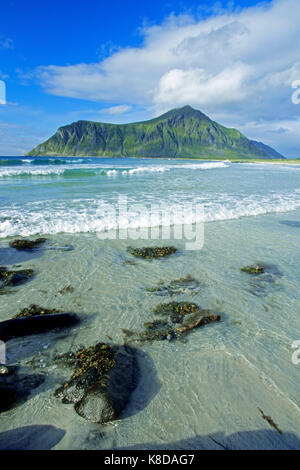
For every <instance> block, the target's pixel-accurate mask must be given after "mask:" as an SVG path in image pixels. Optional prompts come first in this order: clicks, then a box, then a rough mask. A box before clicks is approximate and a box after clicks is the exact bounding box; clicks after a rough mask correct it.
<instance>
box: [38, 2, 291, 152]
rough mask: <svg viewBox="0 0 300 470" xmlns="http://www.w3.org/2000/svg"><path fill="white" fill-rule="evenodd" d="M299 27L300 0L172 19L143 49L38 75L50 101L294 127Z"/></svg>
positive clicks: (146, 31)
mask: <svg viewBox="0 0 300 470" xmlns="http://www.w3.org/2000/svg"><path fill="white" fill-rule="evenodd" d="M299 24H300V2H299V0H273V2H272V3H271V4H270V3H269V4H266V3H262V4H260V5H257V6H255V7H251V8H244V9H238V10H232V9H231V10H227V11H226V10H219V11H218V10H217V11H216V13H215V14H214V15H213V16H210V17H207V18H204V19H203V18H194V17H192V16H188V15H179V16H174V15H172V16H170V17H168V18H167V19H166V20H165V21H164V22H163V23H162V24H161V25H156V26H151V27H147V26H146V27H144V28H143V29H142V30H141V33H142V34H143V36H144V41H143V44H142V46H141V47H139V48H132V47H128V48H124V49H120V50H118V51H116V52H115V51H113V52H112V53H111V55H110V56H109V57H106V58H105V59H103V60H102V61H101V62H99V63H91V64H85V63H81V64H75V65H68V66H56V65H49V66H41V67H39V68H38V69H37V71H36V73H37V76H38V78H39V80H40V82H41V84H42V86H43V87H44V89H45V90H46V92H48V93H50V94H54V95H58V96H66V97H73V98H79V99H85V100H91V101H99V102H107V103H109V104H110V105H117V106H116V107H114V106H113V107H112V108H110V109H112V110H113V109H115V110H117V109H118V108H119V105H118V104H119V103H122V102H123V103H124V102H126V103H130V105H131V106H138V107H141V106H144V107H148V109H150V110H152V114H159V113H160V112H162V111H165V110H167V109H170V108H172V107H175V106H180V105H185V104H191V105H193V106H195V107H198V108H199V109H201V110H202V111H204V112H206V113H207V114H209V115H211V116H212V117H213V118H214V119H217V117H218V116H221V115H227V116H230V119H228V120H227V121H223V124H225V125H227V124H228V123H229V121H230V120H233V121H237V122H238V124H239V126H238V127H241V126H245V125H246V123H247V122H250V121H255V120H258V119H261V120H263V121H264V122H268V121H286V122H291V121H292V118H293V116H295V115H297V114H298V113H299V110H298V108H296V107H295V106H294V105H293V104H292V103H291V99H290V98H291V95H292V89H291V84H292V82H293V81H294V80H296V79H300V61H299V47H298V44H299ZM119 109H120V108H119ZM299 109H300V108H299ZM111 114H117V111H115V112H114V111H111ZM221 122H222V121H221ZM277 127H278V125H277ZM257 137H259V136H257ZM267 143H268V142H267ZM299 145H300V137H299Z"/></svg>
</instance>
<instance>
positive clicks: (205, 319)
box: [175, 310, 221, 334]
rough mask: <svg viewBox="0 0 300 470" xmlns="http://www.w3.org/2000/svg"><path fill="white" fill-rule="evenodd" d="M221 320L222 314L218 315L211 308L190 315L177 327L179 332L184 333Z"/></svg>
mask: <svg viewBox="0 0 300 470" xmlns="http://www.w3.org/2000/svg"><path fill="white" fill-rule="evenodd" d="M220 320H221V316H220V315H216V314H215V313H214V312H212V311H211V310H200V311H199V312H195V313H193V314H192V315H190V316H188V317H187V318H186V319H185V320H184V322H183V323H182V324H181V325H180V326H177V327H176V328H175V331H176V332H177V333H180V334H183V333H186V332H187V331H190V330H193V329H195V328H199V327H201V326H204V325H208V324H209V323H215V322H218V321H220Z"/></svg>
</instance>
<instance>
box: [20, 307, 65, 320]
mask: <svg viewBox="0 0 300 470" xmlns="http://www.w3.org/2000/svg"><path fill="white" fill-rule="evenodd" d="M54 313H60V311H59V310H56V308H53V309H47V308H43V307H39V306H38V305H35V304H32V305H30V306H29V307H27V308H23V309H22V310H21V311H20V312H19V313H17V315H15V316H14V317H13V318H24V317H35V316H37V315H52V314H54Z"/></svg>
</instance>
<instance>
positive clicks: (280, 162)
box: [0, 155, 300, 165]
mask: <svg viewBox="0 0 300 470" xmlns="http://www.w3.org/2000/svg"><path fill="white" fill-rule="evenodd" d="M0 158H103V159H105V158H107V159H113V158H119V159H128V160H130V159H134V160H170V161H177V160H189V161H193V160H195V161H205V162H207V161H210V162H230V163H264V164H277V165H285V164H289V165H290V164H292V165H300V158H298V159H297V158H290V159H288V158H286V159H283V160H281V159H277V158H276V159H262V158H253V159H249V158H237V159H231V158H214V157H206V158H203V157H125V156H116V157H112V156H103V155H101V156H99V155H36V156H30V155H19V156H18V155H1V156H0Z"/></svg>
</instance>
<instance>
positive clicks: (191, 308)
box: [152, 302, 200, 323]
mask: <svg viewBox="0 0 300 470" xmlns="http://www.w3.org/2000/svg"><path fill="white" fill-rule="evenodd" d="M199 310H200V308H199V307H198V305H196V304H193V303H189V302H169V303H162V304H159V305H157V306H156V307H154V308H153V309H152V312H153V313H154V315H169V316H170V320H171V322H172V323H181V322H182V320H183V317H184V316H185V315H189V314H190V313H193V312H197V311H199Z"/></svg>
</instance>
